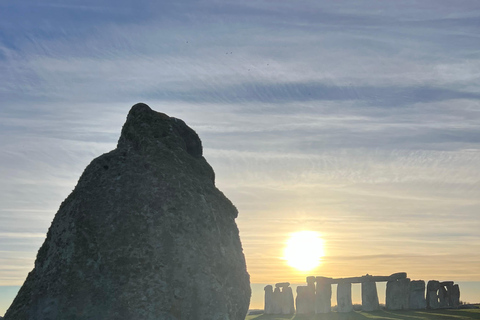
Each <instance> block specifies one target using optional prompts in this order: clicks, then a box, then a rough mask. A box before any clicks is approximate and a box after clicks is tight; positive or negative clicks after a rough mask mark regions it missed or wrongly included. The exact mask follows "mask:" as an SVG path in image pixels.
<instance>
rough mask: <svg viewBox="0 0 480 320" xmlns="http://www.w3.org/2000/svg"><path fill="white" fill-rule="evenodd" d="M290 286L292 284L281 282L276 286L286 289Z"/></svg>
mask: <svg viewBox="0 0 480 320" xmlns="http://www.w3.org/2000/svg"><path fill="white" fill-rule="evenodd" d="M288 286H290V282H279V283H276V284H275V288H286V287H288Z"/></svg>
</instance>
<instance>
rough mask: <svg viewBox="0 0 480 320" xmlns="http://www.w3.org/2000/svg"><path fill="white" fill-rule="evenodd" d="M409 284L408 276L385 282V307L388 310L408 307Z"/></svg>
mask: <svg viewBox="0 0 480 320" xmlns="http://www.w3.org/2000/svg"><path fill="white" fill-rule="evenodd" d="M409 284H410V279H409V278H406V279H399V280H396V281H388V282H387V290H386V298H385V302H386V303H385V307H386V308H387V309H388V310H406V309H408V294H409Z"/></svg>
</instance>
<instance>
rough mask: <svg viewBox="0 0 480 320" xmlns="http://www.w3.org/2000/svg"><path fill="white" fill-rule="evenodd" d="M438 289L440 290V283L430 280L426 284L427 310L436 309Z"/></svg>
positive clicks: (437, 305)
mask: <svg viewBox="0 0 480 320" xmlns="http://www.w3.org/2000/svg"><path fill="white" fill-rule="evenodd" d="M438 289H440V282H438V281H436V280H430V281H428V283H427V309H438V308H439V307H440V304H439V303H438Z"/></svg>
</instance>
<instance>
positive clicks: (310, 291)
mask: <svg viewBox="0 0 480 320" xmlns="http://www.w3.org/2000/svg"><path fill="white" fill-rule="evenodd" d="M306 280H307V313H308V314H314V313H315V277H314V276H310V277H307V279H306Z"/></svg>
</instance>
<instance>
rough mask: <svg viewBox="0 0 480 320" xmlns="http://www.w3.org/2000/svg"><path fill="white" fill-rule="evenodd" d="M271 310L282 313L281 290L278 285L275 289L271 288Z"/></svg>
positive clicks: (274, 312) (273, 312)
mask: <svg viewBox="0 0 480 320" xmlns="http://www.w3.org/2000/svg"><path fill="white" fill-rule="evenodd" d="M272 300H273V308H272V309H273V310H272V314H282V303H283V299H282V292H281V291H280V288H279V287H276V288H275V290H273V299H272Z"/></svg>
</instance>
